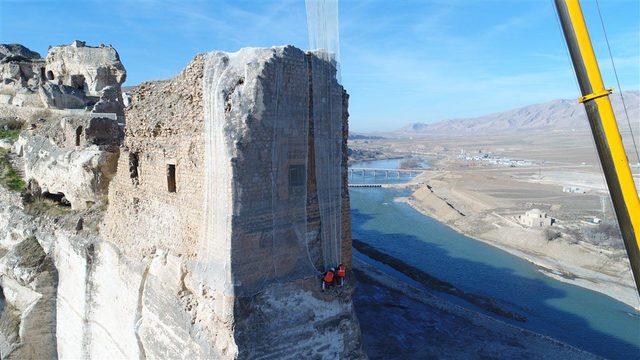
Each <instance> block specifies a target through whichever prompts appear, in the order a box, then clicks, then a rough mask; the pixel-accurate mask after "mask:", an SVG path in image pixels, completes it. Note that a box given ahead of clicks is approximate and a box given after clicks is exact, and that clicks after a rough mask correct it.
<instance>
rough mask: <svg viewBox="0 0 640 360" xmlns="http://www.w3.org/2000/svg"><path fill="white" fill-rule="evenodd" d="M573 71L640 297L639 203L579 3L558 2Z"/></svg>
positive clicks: (609, 90)
mask: <svg viewBox="0 0 640 360" xmlns="http://www.w3.org/2000/svg"><path fill="white" fill-rule="evenodd" d="M555 5H556V10H557V11H558V16H559V18H560V23H561V25H562V31H563V33H564V37H565V40H566V42H567V45H568V47H569V53H570V55H571V61H572V62H573V68H574V70H575V72H576V76H577V78H578V83H579V85H580V91H581V92H582V97H581V98H580V100H579V101H580V102H581V103H583V104H584V107H585V110H586V112H587V117H588V118H589V124H590V126H591V132H592V133H593V138H594V140H595V143H596V148H597V151H598V156H599V157H600V163H601V164H602V170H603V171H604V175H605V178H606V180H607V186H608V187H609V193H610V194H611V200H612V202H613V208H614V210H615V213H616V217H617V219H618V224H619V225H620V231H621V232H622V239H623V240H624V244H625V247H626V249H627V254H628V255H629V261H630V263H631V270H632V271H633V278H634V280H635V283H636V289H637V290H638V292H639V293H640V200H639V199H638V192H637V190H636V187H635V183H634V181H633V176H632V175H631V169H630V167H629V161H628V159H627V155H626V153H625V149H624V145H623V143H622V136H621V135H620V131H619V130H618V123H617V122H616V117H615V115H614V113H613V108H612V107H611V102H610V101H609V94H610V93H611V91H612V90H611V89H606V88H605V86H604V83H603V81H602V75H601V74H600V68H599V67H598V61H597V59H596V56H595V53H594V51H593V47H592V45H591V39H590V37H589V31H588V30H587V25H586V23H585V20H584V16H583V14H582V9H581V7H580V1H579V0H555Z"/></svg>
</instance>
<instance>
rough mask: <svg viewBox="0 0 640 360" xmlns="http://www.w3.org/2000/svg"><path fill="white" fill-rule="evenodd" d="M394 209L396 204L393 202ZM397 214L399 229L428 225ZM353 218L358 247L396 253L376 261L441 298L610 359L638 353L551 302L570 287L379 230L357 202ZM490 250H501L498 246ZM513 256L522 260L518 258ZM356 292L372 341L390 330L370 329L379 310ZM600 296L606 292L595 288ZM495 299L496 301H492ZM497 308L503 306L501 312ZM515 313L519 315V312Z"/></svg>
mask: <svg viewBox="0 0 640 360" xmlns="http://www.w3.org/2000/svg"><path fill="white" fill-rule="evenodd" d="M384 205H386V204H384ZM389 208H391V207H390V206H389ZM390 211H393V209H390ZM396 215H397V216H395V217H394V216H391V217H390V219H389V220H391V221H393V222H394V226H395V227H396V228H397V226H399V225H404V222H406V226H407V232H415V231H421V230H424V229H421V228H420V226H419V225H418V224H414V223H412V222H415V221H417V220H418V219H417V218H414V217H413V216H409V218H405V219H403V218H402V215H406V214H404V212H403V213H397V214H396ZM418 215H419V216H422V215H420V214H418ZM351 218H352V220H351V221H352V230H353V233H354V239H359V240H360V241H361V242H362V243H361V244H358V245H357V246H355V247H356V249H358V248H360V250H361V251H360V252H363V251H362V250H364V252H365V253H366V252H368V255H369V256H371V255H373V256H372V258H374V259H375V258H376V257H378V256H379V255H380V254H379V253H386V254H388V255H390V256H389V257H386V258H385V257H384V256H383V257H382V258H381V259H376V260H378V261H380V262H382V263H384V264H386V265H388V266H390V267H391V268H393V269H394V270H397V271H400V272H403V273H404V274H405V275H406V276H407V277H409V278H411V279H413V280H416V281H418V282H420V283H422V284H423V285H424V287H425V288H426V289H427V290H428V291H430V292H431V293H433V294H434V295H436V296H438V297H443V298H446V299H447V300H450V301H452V302H454V303H457V304H459V305H462V306H464V307H467V308H470V309H474V310H476V311H480V312H483V313H485V314H487V315H489V316H492V317H494V318H497V319H499V320H502V321H505V322H508V323H510V324H513V325H515V326H518V327H523V328H526V329H529V330H533V331H535V332H538V333H541V334H544V335H548V336H551V337H553V338H556V339H558V340H560V341H563V342H566V343H569V344H571V345H573V346H576V347H578V348H581V349H584V350H586V351H589V352H592V353H594V354H597V355H601V356H605V357H607V358H635V357H636V356H637V354H638V353H639V351H640V349H639V348H640V346H639V345H638V344H632V343H629V342H627V341H625V340H622V339H619V338H616V337H613V336H611V335H609V334H606V333H603V332H601V331H599V330H597V329H595V328H594V327H592V326H591V325H590V324H589V322H588V321H587V319H585V318H582V317H580V316H578V315H576V314H573V313H571V312H568V311H563V310H561V309H559V308H558V307H554V306H550V303H553V301H554V300H558V299H563V298H565V297H566V296H567V294H566V291H565V290H564V289H561V288H555V287H551V286H549V285H548V284H546V283H545V282H543V281H541V280H538V279H535V278H530V277H524V276H521V275H519V274H516V273H515V271H514V269H512V268H508V267H497V266H492V265H490V264H487V263H482V262H476V261H471V260H469V259H464V258H460V257H453V256H451V255H450V254H449V251H448V250H447V249H444V248H443V247H441V246H439V245H437V244H433V243H428V242H425V241H423V240H421V239H420V238H419V237H417V236H415V235H411V234H409V233H397V232H388V233H387V232H382V231H379V230H374V229H372V227H373V226H371V224H370V223H369V222H370V221H371V220H372V219H374V218H375V217H374V216H373V215H372V214H368V213H365V212H362V211H360V210H358V209H354V208H353V207H352V209H351ZM424 219H426V220H427V226H428V227H429V230H432V231H430V232H429V233H426V234H425V236H438V237H442V236H447V237H451V239H450V240H451V241H455V240H456V238H457V237H462V238H463V237H464V236H463V235H461V234H458V233H456V232H454V231H453V230H452V229H450V228H448V227H446V226H445V225H443V224H440V223H438V222H437V221H435V220H433V219H430V218H426V217H424ZM398 222H402V223H400V224H399V223H398ZM363 244H364V247H363ZM376 250H377V251H376ZM489 251H501V250H499V249H495V248H492V250H489ZM502 255H503V254H502ZM400 259H401V260H402V261H403V262H405V265H407V266H402V265H401V264H398V261H397V260H400ZM513 261H522V260H519V259H514V260H513ZM407 269H408V270H409V271H408V272H407ZM433 269H436V270H433ZM445 269H451V274H448V273H447V275H446V277H447V279H446V281H444V280H443V279H442V277H444V276H443V274H444V273H443V271H446V270H445ZM415 270H418V273H422V275H419V276H418V277H416V275H415ZM437 271H439V272H440V275H439V276H440V278H438V276H437V275H434V272H437ZM425 279H426V282H425V281H424V280H425ZM485 284H486V286H487V287H489V288H490V289H489V290H487V291H483V286H484V285H485ZM585 291H586V290H585ZM355 296H356V312H357V314H358V317H359V318H360V322H361V324H362V325H363V336H364V340H365V346H366V343H367V337H368V336H367V333H368V332H380V331H382V332H384V331H385V329H368V328H366V324H367V322H368V321H367V319H366V318H367V317H368V316H372V317H376V316H379V314H373V313H370V314H367V313H366V312H367V310H362V311H359V310H360V309H358V307H357V298H358V291H356V295H355ZM594 296H604V295H600V294H596V293H594ZM473 299H480V302H477V301H475V302H474V301H473ZM490 299H491V300H494V301H490ZM487 302H488V303H489V304H490V305H491V306H490V307H489V308H487V307H486V306H483V304H485V303H487ZM496 309H498V311H495V310H496ZM501 311H502V313H501ZM510 314H511V315H513V314H515V316H511V315H510ZM374 323H375V322H374ZM369 339H370V340H371V339H373V338H372V337H370V338H369ZM365 350H366V349H365Z"/></svg>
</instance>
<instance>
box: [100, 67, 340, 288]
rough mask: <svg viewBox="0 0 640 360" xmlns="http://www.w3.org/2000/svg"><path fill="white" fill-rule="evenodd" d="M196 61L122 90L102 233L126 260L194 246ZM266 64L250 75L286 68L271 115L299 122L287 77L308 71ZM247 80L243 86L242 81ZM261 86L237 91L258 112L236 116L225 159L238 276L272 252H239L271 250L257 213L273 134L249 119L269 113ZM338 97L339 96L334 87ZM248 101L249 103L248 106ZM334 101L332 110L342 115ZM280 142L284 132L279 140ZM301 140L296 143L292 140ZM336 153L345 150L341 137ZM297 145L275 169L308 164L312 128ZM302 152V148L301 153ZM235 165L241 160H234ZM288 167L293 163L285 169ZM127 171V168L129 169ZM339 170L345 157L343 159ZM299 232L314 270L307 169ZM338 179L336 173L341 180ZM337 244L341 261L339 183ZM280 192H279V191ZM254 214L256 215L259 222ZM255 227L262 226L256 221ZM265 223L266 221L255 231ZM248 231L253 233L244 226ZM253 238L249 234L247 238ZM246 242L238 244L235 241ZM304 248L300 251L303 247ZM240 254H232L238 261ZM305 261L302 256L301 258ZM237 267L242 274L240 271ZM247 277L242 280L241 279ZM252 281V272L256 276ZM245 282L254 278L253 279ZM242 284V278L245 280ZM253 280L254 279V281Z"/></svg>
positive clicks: (197, 208) (301, 103)
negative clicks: (118, 148) (229, 166)
mask: <svg viewBox="0 0 640 360" xmlns="http://www.w3.org/2000/svg"><path fill="white" fill-rule="evenodd" d="M203 61H204V59H203V56H201V55H199V56H197V57H196V58H195V59H194V60H193V61H192V62H191V63H190V64H189V65H188V66H187V68H186V69H185V70H184V71H183V72H181V73H180V74H179V75H178V76H176V77H175V78H174V79H171V80H168V81H161V82H153V83H144V84H142V85H140V86H139V87H138V88H137V89H136V90H135V91H134V92H133V94H132V99H131V101H132V105H131V106H130V107H129V108H127V126H126V129H125V141H124V146H123V150H122V154H121V156H120V159H119V162H118V169H119V170H118V174H117V176H116V177H115V179H114V180H113V182H112V185H111V190H110V192H111V193H110V198H109V201H110V207H109V210H108V212H107V215H106V218H105V226H104V227H103V234H104V235H105V237H106V238H107V239H109V240H110V241H112V242H114V243H115V244H118V245H119V246H120V247H122V248H123V251H125V252H126V253H127V254H130V255H131V256H134V257H140V256H144V254H148V253H149V252H150V251H152V250H153V249H155V248H163V249H167V250H168V251H170V252H171V253H174V254H176V255H181V256H186V257H188V258H191V259H194V258H195V256H196V252H197V250H198V247H197V242H198V240H199V237H200V236H201V234H202V233H201V225H202V224H201V221H200V220H201V219H202V216H203V213H202V209H203V204H202V202H203V196H204V195H203V181H204V138H203V133H204V114H203V104H202V101H203V100H202V96H203V95H202V76H203ZM283 64H285V62H283V63H280V64H274V65H267V66H265V69H264V70H263V72H262V73H261V74H260V76H264V77H265V79H268V80H271V81H272V83H275V70H276V69H277V66H287V69H290V70H286V71H285V72H284V75H283V76H284V77H283V79H284V80H283V81H284V82H286V84H287V86H284V84H281V89H282V90H280V91H282V93H280V94H278V96H280V97H281V98H287V100H286V102H287V104H286V105H282V106H288V108H286V109H285V110H282V109H281V110H279V111H281V113H279V114H278V115H279V116H280V117H282V116H289V115H287V114H293V116H296V117H298V118H303V119H304V118H309V121H310V122H311V123H312V122H313V121H314V120H313V119H312V118H311V117H309V111H308V104H309V101H310V100H309V93H308V91H309V83H308V82H307V81H302V82H298V83H297V84H299V87H296V83H295V82H294V81H293V80H292V79H296V78H298V79H305V78H306V72H307V70H308V68H307V63H306V61H305V59H304V57H301V58H299V59H297V60H295V61H294V60H287V62H286V65H283ZM244 81H249V80H244ZM261 81H263V83H262V84H263V85H262V86H264V87H263V88H261V89H260V92H259V94H258V93H255V94H251V93H246V92H245V93H244V94H243V96H245V97H247V96H257V97H259V98H258V99H257V100H255V101H259V102H260V104H261V106H263V107H264V109H265V110H260V111H261V112H259V113H256V114H254V116H253V117H251V116H250V117H248V118H247V119H245V121H247V124H246V125H242V126H243V128H242V129H241V130H242V131H239V132H238V133H237V134H236V135H235V137H234V139H235V141H236V143H235V144H232V145H233V146H236V147H237V148H238V149H239V150H238V151H239V155H238V156H237V160H235V161H234V164H236V165H235V168H234V169H235V175H234V184H233V186H234V187H235V188H236V197H235V198H234V199H233V200H232V201H234V203H236V204H237V208H236V210H234V214H235V226H236V229H238V233H237V234H238V235H237V236H238V237H237V239H238V240H237V241H238V242H237V243H235V244H234V249H236V250H237V251H238V252H239V254H238V255H237V256H234V258H236V259H238V261H242V262H244V263H245V264H246V266H244V265H242V263H236V265H235V266H236V268H237V269H244V268H246V269H247V270H246V274H247V276H253V274H260V273H262V271H260V270H259V269H264V268H270V267H271V266H270V265H269V266H267V264H266V263H265V261H268V262H269V263H271V262H272V261H273V260H272V258H273V254H272V253H271V252H270V248H271V245H270V246H264V245H263V246H262V247H261V248H260V249H258V250H257V252H255V253H252V255H251V256H249V254H248V253H247V249H248V246H252V245H251V244H265V243H266V242H268V243H269V244H271V234H270V233H268V232H267V234H262V235H257V237H256V234H257V233H259V232H260V231H261V230H260V229H261V228H264V227H265V226H268V227H269V229H270V227H271V224H272V221H273V219H272V215H271V214H270V213H266V212H264V211H261V209H264V208H265V207H268V206H269V204H270V201H271V200H270V197H271V190H270V183H271V174H270V173H271V170H272V169H271V161H272V159H271V156H270V155H269V156H267V155H265V151H270V147H271V141H272V139H273V133H272V132H271V129H270V128H269V126H268V122H267V120H264V121H262V122H261V121H260V118H257V117H258V116H260V117H264V119H267V118H268V117H273V116H275V114H274V111H275V110H274V109H275V103H273V102H271V103H270V101H272V100H271V99H274V97H275V91H276V89H275V87H272V88H268V86H267V84H270V82H268V81H265V80H261ZM340 91H342V90H340ZM346 96H347V95H346V93H344V96H342V97H343V98H344V99H345V100H344V106H346V105H347V100H346ZM252 101H254V100H252ZM344 106H343V105H341V106H340V107H339V108H340V109H343V108H344ZM347 116H348V113H347V111H346V109H344V110H341V111H340V112H339V113H338V116H337V119H336V121H340V117H342V126H341V128H342V129H345V130H346V127H347V126H348V125H347ZM289 137H290V136H289ZM300 139H301V140H302V138H301V137H300ZM344 139H345V141H344V142H343V145H342V146H343V148H346V135H345V138H344ZM304 140H307V141H302V142H300V146H307V147H308V149H309V156H308V159H303V158H297V159H296V156H297V154H302V153H305V154H306V153H307V151H306V149H304V148H301V151H299V152H292V154H289V155H288V156H291V158H290V159H289V160H286V161H283V162H282V164H281V166H282V169H281V171H283V172H284V171H288V169H289V167H290V166H291V165H295V164H303V165H304V164H305V162H306V161H308V162H309V163H310V164H313V163H314V161H315V157H314V155H313V152H314V148H313V128H312V125H311V126H310V130H309V137H308V139H304ZM303 150H304V151H303ZM240 161H243V162H240ZM294 163H295V164H294ZM136 165H137V166H136ZM169 165H175V172H176V173H175V175H176V176H175V180H176V189H175V190H176V191H175V192H170V191H169V189H168V178H167V175H168V174H167V169H168V166H169ZM343 170H344V171H346V161H344V159H343ZM307 172H308V173H307V196H308V201H307V216H308V222H307V232H308V239H309V248H310V249H309V251H310V256H311V258H312V259H313V260H314V266H316V267H317V268H319V269H320V268H321V267H322V266H321V265H322V264H321V261H318V260H319V258H320V256H321V254H320V250H319V248H318V243H319V238H318V236H319V221H320V220H319V215H318V204H317V193H316V184H315V167H313V166H307ZM342 176H343V178H344V180H343V181H346V176H345V174H342ZM343 187H344V188H343V191H342V194H343V196H342V197H343V216H342V219H343V221H342V227H343V241H342V247H343V249H342V251H343V252H344V255H343V258H344V259H345V262H347V263H348V262H349V259H350V247H351V244H350V231H349V226H350V218H349V204H348V191H347V188H346V183H345V184H343ZM289 190H290V188H289V186H288V184H287V183H282V184H278V191H280V192H284V193H286V192H288V191H289ZM285 195H286V194H285ZM261 216H262V217H261ZM261 224H262V225H261ZM265 224H266V225H265ZM252 229H253V230H252ZM252 233H253V235H251V234H252ZM243 241H249V243H248V244H247V246H242V245H241V244H240V242H243ZM303 250H304V251H305V252H306V249H303ZM240 253H241V254H242V255H241V256H240ZM305 255H306V254H305ZM286 260H287V259H278V263H279V264H281V265H283V266H285V267H287V266H288V267H291V266H293V264H287V263H286ZM242 271H244V270H242ZM250 274H251V275H250ZM259 276H261V275H259ZM254 280H255V279H254ZM244 281H249V279H248V278H246V279H244ZM256 281H257V280H256Z"/></svg>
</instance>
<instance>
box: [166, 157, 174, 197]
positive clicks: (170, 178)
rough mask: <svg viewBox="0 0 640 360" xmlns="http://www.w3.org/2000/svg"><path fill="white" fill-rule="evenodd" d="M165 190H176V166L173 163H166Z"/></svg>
mask: <svg viewBox="0 0 640 360" xmlns="http://www.w3.org/2000/svg"><path fill="white" fill-rule="evenodd" d="M167 190H168V191H169V192H170V193H174V192H176V166H175V165H174V164H169V165H167Z"/></svg>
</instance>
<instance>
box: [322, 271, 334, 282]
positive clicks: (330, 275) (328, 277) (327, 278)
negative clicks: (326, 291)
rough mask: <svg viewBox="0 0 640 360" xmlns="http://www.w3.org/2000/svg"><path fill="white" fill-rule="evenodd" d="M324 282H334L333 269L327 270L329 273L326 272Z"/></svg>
mask: <svg viewBox="0 0 640 360" xmlns="http://www.w3.org/2000/svg"><path fill="white" fill-rule="evenodd" d="M324 282H326V283H332V282H333V271H327V273H326V274H324Z"/></svg>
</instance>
